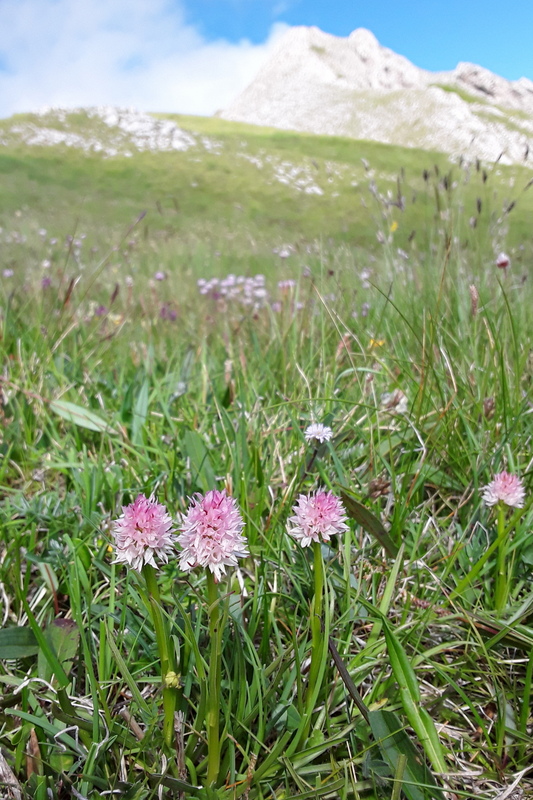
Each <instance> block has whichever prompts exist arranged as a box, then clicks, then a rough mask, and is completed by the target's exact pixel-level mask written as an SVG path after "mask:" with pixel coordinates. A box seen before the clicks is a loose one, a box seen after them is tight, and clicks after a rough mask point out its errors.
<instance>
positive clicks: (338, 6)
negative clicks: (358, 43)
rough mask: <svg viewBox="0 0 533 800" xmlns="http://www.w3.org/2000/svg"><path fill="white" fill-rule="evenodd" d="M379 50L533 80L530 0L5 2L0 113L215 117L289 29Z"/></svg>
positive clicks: (429, 64) (435, 65) (431, 65)
mask: <svg viewBox="0 0 533 800" xmlns="http://www.w3.org/2000/svg"><path fill="white" fill-rule="evenodd" d="M292 25H316V26H318V27H319V28H321V29H322V30H323V31H326V32H327V33H332V34H335V35H337V36H347V35H348V34H349V33H351V31H352V30H354V29H355V28H359V27H365V28H369V29H370V30H371V31H372V32H373V33H374V34H375V36H376V37H377V38H378V40H379V41H380V42H381V44H383V45H385V46H386V47H390V48H391V49H393V50H395V51H396V52H397V53H400V54H401V55H404V56H406V57H407V58H409V59H410V60H411V61H412V62H413V63H415V64H416V65H417V66H420V67H424V68H425V69H430V70H444V69H453V68H454V67H455V65H456V64H457V62H458V61H472V62H474V63H477V64H481V65H482V66H484V67H487V68H488V69H491V70H492V71H493V72H496V73H498V74H500V75H503V76H504V77H506V78H509V79H517V78H519V77H521V76H525V77H529V78H530V79H532V80H533V47H532V43H531V34H532V33H533V0H528V1H527V2H526V0H513V2H509V3H507V4H505V3H503V2H499V1H498V0H484V2H482V1H481V0H447V2H438V1H437V0H425V2H422V0H403V2H402V0H396V1H395V2H392V1H391V0H366V2H360V0H351V1H350V0H324V1H319V0H0V117H6V116H9V115H10V114H12V113H15V112H18V111H30V110H37V109H39V108H42V107H43V106H64V107H75V106H87V105H105V104H110V105H120V106H129V107H131V106H133V107H136V108H138V109H140V110H146V111H175V112H181V113H192V114H212V113H213V112H214V111H215V110H217V108H222V107H224V106H225V105H227V104H229V103H230V102H231V100H232V99H233V98H234V97H235V96H236V95H237V94H238V93H239V92H240V91H242V89H243V88H244V87H245V86H246V85H247V84H248V83H249V82H250V80H251V79H252V78H253V77H254V75H255V73H256V72H257V70H258V69H259V67H260V66H261V64H262V63H264V61H265V60H266V59H267V58H268V57H269V55H270V54H271V53H272V51H273V49H274V48H275V46H276V44H277V42H278V41H279V39H280V37H281V36H282V35H283V34H284V32H285V31H286V29H287V27H289V26H292Z"/></svg>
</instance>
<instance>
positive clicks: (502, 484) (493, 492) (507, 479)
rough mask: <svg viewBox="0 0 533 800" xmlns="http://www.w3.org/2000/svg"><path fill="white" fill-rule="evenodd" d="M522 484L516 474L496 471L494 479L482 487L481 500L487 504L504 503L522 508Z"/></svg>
mask: <svg viewBox="0 0 533 800" xmlns="http://www.w3.org/2000/svg"><path fill="white" fill-rule="evenodd" d="M525 493H526V492H525V489H524V484H523V483H522V481H521V480H520V478H519V477H518V476H517V475H512V474H511V473H509V472H505V470H504V471H503V472H498V474H497V475H495V476H494V479H493V480H492V481H491V482H490V483H489V484H488V485H487V486H485V487H484V491H483V495H482V497H483V502H484V503H485V505H487V506H494V505H496V503H505V505H506V506H510V507H511V508H522V506H523V505H524V497H525Z"/></svg>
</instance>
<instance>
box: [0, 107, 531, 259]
mask: <svg viewBox="0 0 533 800" xmlns="http://www.w3.org/2000/svg"><path fill="white" fill-rule="evenodd" d="M78 116H79V115H78ZM165 116H167V117H168V118H170V115H165ZM173 119H175V121H177V122H178V124H179V125H180V126H182V127H183V128H184V129H185V130H191V131H193V132H194V133H196V134H202V135H207V136H208V137H210V138H211V139H215V140H216V141H217V142H219V143H220V145H221V151H220V154H214V153H209V152H206V150H205V149H204V148H203V147H202V146H199V147H196V148H193V149H191V150H188V151H187V152H183V153H181V152H178V153H157V154H154V153H136V154H135V155H134V157H132V158H126V157H124V156H117V157H113V158H106V157H103V156H101V155H97V154H93V155H86V154H84V153H82V152H80V151H77V150H75V149H73V148H67V147H65V146H62V147H57V148H45V147H28V146H20V145H19V146H17V145H16V144H15V143H12V144H10V145H8V146H4V147H2V148H1V149H0V176H1V180H2V197H1V200H0V203H1V205H0V225H1V226H2V227H3V228H4V229H8V230H9V227H10V225H12V222H13V219H14V218H13V214H14V212H15V211H19V212H20V211H22V213H23V215H24V219H25V220H26V221H27V225H28V227H29V228H31V226H33V228H34V229H35V228H36V227H45V228H49V227H50V226H51V225H52V224H53V227H54V229H55V231H56V233H57V234H60V235H63V236H64V235H67V234H68V233H74V232H75V231H78V232H79V231H80V230H83V231H84V232H86V233H89V234H91V235H94V236H95V237H97V238H100V239H106V238H108V239H109V237H110V236H113V235H114V236H116V235H117V233H118V232H119V231H123V230H125V229H126V228H127V226H128V224H130V223H132V222H133V220H135V219H136V218H137V216H138V215H139V213H140V212H142V211H148V212H149V213H148V217H147V219H146V223H145V224H146V225H147V226H149V227H150V228H151V229H152V230H157V231H158V232H159V235H162V236H165V237H167V238H169V237H173V236H179V237H180V239H183V238H184V237H185V239H191V240H196V239H197V238H198V237H199V236H201V237H203V238H204V239H205V238H207V239H209V240H210V241H216V240H218V241H219V243H220V241H224V240H226V246H230V247H231V245H228V243H227V239H228V237H229V238H234V237H235V236H237V238H240V239H243V238H244V239H246V238H249V237H251V238H253V239H254V240H256V241H257V242H258V243H260V245H262V246H269V245H270V246H272V245H273V244H279V242H280V241H281V242H283V241H287V240H288V241H293V242H298V241H301V240H306V241H308V240H310V239H315V238H320V237H329V238H331V239H332V240H333V241H337V242H341V241H344V242H347V243H350V244H359V245H364V246H366V247H369V246H372V245H374V244H375V230H376V223H378V224H379V215H380V213H381V212H380V211H379V210H378V209H376V208H373V207H372V206H371V204H370V203H368V195H367V190H368V185H369V182H370V180H371V179H372V180H375V181H376V183H377V185H378V187H379V188H380V190H381V191H383V192H385V190H386V189H390V190H391V191H392V192H393V193H394V195H396V191H397V189H396V181H397V178H398V176H399V175H400V174H401V175H402V176H403V177H402V179H401V192H402V194H403V195H404V196H405V199H406V208H405V211H403V212H402V213H401V214H400V212H398V214H397V217H398V222H401V224H400V227H399V231H398V234H397V242H398V245H399V246H401V247H403V248H406V247H407V237H408V236H409V235H410V234H411V233H412V231H413V230H414V231H417V230H418V231H419V232H422V229H423V228H424V226H425V223H426V220H427V214H428V213H429V210H428V209H429V208H431V207H432V204H433V196H432V194H433V189H432V188H431V187H430V191H429V194H430V196H428V192H427V186H426V184H425V183H424V181H423V179H422V173H423V171H424V170H425V169H426V170H428V171H430V172H431V171H433V169H434V167H435V165H436V166H437V167H438V169H439V174H440V175H441V176H443V175H445V174H447V173H450V175H451V178H450V182H451V181H453V180H457V181H459V182H460V183H461V184H463V183H464V182H465V173H464V172H463V171H462V170H461V169H459V168H458V167H455V168H452V166H451V165H450V163H449V161H448V159H447V157H445V156H442V155H439V154H433V153H428V152H424V151H417V150H407V149H402V148H396V147H388V146H382V145H379V144H376V143H371V142H357V141H352V140H349V139H340V138H338V139H335V138H331V137H329V138H328V137H320V136H311V135H308V136H306V135H299V134H291V133H286V132H280V131H272V130H269V129H262V128H255V127H253V126H247V125H241V124H236V123H229V122H225V121H223V120H219V119H214V118H213V119H204V118H187V117H174V118H173ZM22 121H27V118H24V119H23V120H22ZM34 121H35V119H34ZM83 122H84V121H83V120H81V121H80V120H78V119H77V118H76V117H73V120H72V121H71V123H70V130H76V129H79V130H83V129H84V127H83V124H82V123H83ZM89 123H90V125H92V126H93V128H94V133H95V135H98V136H99V137H100V138H102V137H103V136H104V134H105V133H106V131H105V130H102V125H101V124H100V125H98V124H97V123H96V122H94V121H93V120H90V121H89V122H87V120H85V126H86V127H87V125H89ZM3 124H4V128H5V127H6V123H5V121H4V123H3ZM41 124H42V123H41ZM90 125H89V127H90ZM104 128H105V126H104ZM243 154H244V155H246V156H248V157H256V158H257V157H258V158H260V159H261V160H262V161H264V160H265V156H270V157H271V159H272V162H273V164H274V166H272V163H270V164H268V163H267V164H264V166H263V167H262V168H261V169H259V168H258V167H257V166H255V165H254V164H252V163H250V162H249V161H248V160H247V159H246V158H244V157H243ZM362 159H366V160H367V162H368V163H369V164H370V167H371V170H372V172H371V173H370V174H368V173H367V172H366V171H365V168H364V166H363V163H362ZM284 162H285V163H288V164H289V166H288V167H287V169H290V167H291V166H295V167H298V168H300V169H302V170H303V171H304V174H305V178H306V180H308V182H311V183H315V184H317V185H318V186H320V188H321V189H322V190H323V191H324V194H323V195H322V196H317V195H314V194H305V193H304V192H302V191H297V190H296V189H295V188H294V187H293V186H287V185H284V184H282V183H280V182H279V181H278V180H276V179H275V177H274V174H273V173H274V169H279V168H280V165H282V164H283V163H284ZM489 172H490V173H491V176H490V182H489V187H490V197H489V198H488V200H489V202H488V203H485V208H484V210H483V214H482V215H481V218H480V224H481V225H482V226H483V225H486V226H488V225H489V223H490V215H491V214H492V215H493V221H494V219H496V218H497V217H498V215H499V214H500V212H501V209H502V207H503V206H504V205H505V203H508V202H509V201H510V200H511V199H513V198H515V196H516V195H517V194H519V191H520V188H521V187H522V186H524V185H525V184H526V183H527V180H528V178H529V173H528V172H527V171H525V170H523V169H520V168H518V167H515V168H505V167H501V168H500V167H498V168H490V169H489ZM479 178H480V176H479V174H476V173H474V175H473V177H472V178H471V179H470V180H469V182H468V183H467V184H465V186H464V189H463V190H462V194H463V205H464V216H465V219H468V218H469V217H470V216H471V215H474V214H475V213H476V210H475V209H476V199H477V197H479V196H480V195H481V196H482V197H483V199H484V200H485V199H486V198H487V187H485V186H483V185H482V184H481V181H480V180H479ZM511 182H513V183H514V185H515V187H516V188H511V187H510V183H511ZM363 200H364V201H365V204H363V202H362V201H363ZM532 203H533V200H532V199H531V198H530V197H529V195H528V194H526V195H520V202H519V203H518V204H517V207H516V208H515V209H514V210H513V215H512V218H511V220H512V228H511V243H519V242H520V240H521V238H522V237H523V236H524V232H525V231H526V230H527V220H528V217H529V214H530V213H531V210H532ZM365 205H366V206H367V207H365ZM230 232H231V235H230ZM424 244H425V243H424ZM239 246H240V243H239V245H238V247H239ZM238 247H237V249H238Z"/></svg>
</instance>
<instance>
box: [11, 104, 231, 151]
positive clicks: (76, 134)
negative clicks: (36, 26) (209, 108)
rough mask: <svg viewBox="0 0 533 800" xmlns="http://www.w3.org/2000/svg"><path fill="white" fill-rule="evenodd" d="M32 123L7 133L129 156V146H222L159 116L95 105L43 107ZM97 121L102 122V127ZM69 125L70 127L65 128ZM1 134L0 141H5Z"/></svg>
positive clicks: (18, 125)
mask: <svg viewBox="0 0 533 800" xmlns="http://www.w3.org/2000/svg"><path fill="white" fill-rule="evenodd" d="M80 114H86V115H87V117H88V119H89V120H90V121H93V123H96V124H93V125H92V126H91V125H88V126H87V128H88V132H87V133H86V134H84V133H80V122H79V115H80ZM36 116H37V118H39V117H40V118H41V119H42V120H43V124H40V122H39V121H38V120H36V121H35V122H23V123H16V124H14V125H12V126H11V127H10V128H8V129H7V134H11V135H15V136H16V137H17V138H18V139H19V140H21V141H23V142H25V143H26V144H29V145H35V146H49V147H53V146H55V145H61V144H62V145H66V146H67V147H76V148H79V149H81V150H85V151H86V152H93V153H103V154H104V155H106V156H110V157H111V156H116V155H118V154H121V155H125V156H131V155H132V148H133V149H134V150H137V151H141V152H143V151H150V152H159V151H172V150H174V151H185V150H189V149H190V148H192V147H196V146H198V144H199V143H200V144H201V145H202V146H203V147H204V148H205V149H207V150H209V152H218V151H220V149H221V147H222V145H221V143H220V142H217V141H216V140H214V139H209V138H208V137H202V138H201V139H200V140H199V141H198V140H197V139H196V137H195V136H193V135H192V134H190V133H188V132H187V131H184V130H182V129H181V128H180V127H179V126H178V125H176V123H175V122H173V121H172V120H169V119H159V118H157V117H154V116H152V115H151V114H146V113H144V112H140V111H135V110H134V109H126V108H114V107H112V106H98V107H96V108H86V109H83V108H77V109H62V108H43V109H41V110H40V111H39V112H38V113H37V115H36ZM98 123H103V124H104V125H105V126H106V128H107V129H108V130H106V128H104V129H103V130H102V129H101V126H100V127H99V126H98ZM69 126H72V128H73V130H69ZM8 141H9V138H8V136H4V138H3V141H1V142H0V144H7V143H8Z"/></svg>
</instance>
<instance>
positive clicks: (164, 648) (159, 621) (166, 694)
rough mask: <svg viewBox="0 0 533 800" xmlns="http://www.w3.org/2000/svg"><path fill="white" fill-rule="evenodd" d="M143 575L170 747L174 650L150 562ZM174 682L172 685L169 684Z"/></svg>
mask: <svg viewBox="0 0 533 800" xmlns="http://www.w3.org/2000/svg"><path fill="white" fill-rule="evenodd" d="M142 572H143V576H144V580H145V581H146V588H147V590H148V597H149V601H150V613H151V615H152V621H153V624H154V631H155V639H156V642H157V649H158V651H159V659H160V661H161V678H162V681H163V713H164V717H163V738H164V741H165V745H166V746H167V748H168V749H172V741H173V737H174V712H175V710H176V703H177V698H178V689H177V685H176V682H177V675H176V668H175V663H174V652H173V648H172V647H171V646H170V637H169V635H168V631H167V629H166V625H165V620H164V619H163V614H162V613H161V597H160V595H159V587H158V585H157V580H156V574H155V570H154V568H153V567H152V566H151V564H145V565H144V567H143V570H142ZM169 683H170V684H172V683H173V684H174V685H169Z"/></svg>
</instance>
